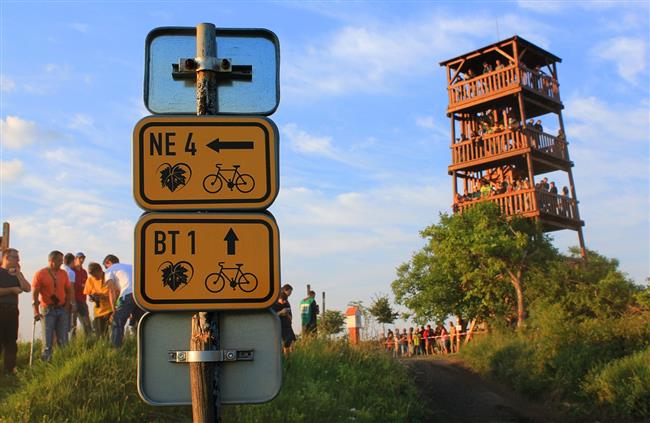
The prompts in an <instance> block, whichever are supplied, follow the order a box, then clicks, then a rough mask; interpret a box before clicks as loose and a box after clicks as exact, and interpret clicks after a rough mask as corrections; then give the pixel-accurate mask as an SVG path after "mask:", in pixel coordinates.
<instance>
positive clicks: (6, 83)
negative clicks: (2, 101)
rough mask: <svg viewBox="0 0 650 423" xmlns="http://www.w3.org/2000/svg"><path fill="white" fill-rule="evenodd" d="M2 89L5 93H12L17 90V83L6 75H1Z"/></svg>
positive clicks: (0, 84)
mask: <svg viewBox="0 0 650 423" xmlns="http://www.w3.org/2000/svg"><path fill="white" fill-rule="evenodd" d="M0 87H1V90H2V92H3V93H10V92H12V91H14V90H15V89H16V83H15V82H14V81H13V80H12V79H10V78H9V77H7V76H5V75H0Z"/></svg>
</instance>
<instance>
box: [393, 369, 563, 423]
mask: <svg viewBox="0 0 650 423" xmlns="http://www.w3.org/2000/svg"><path fill="white" fill-rule="evenodd" d="M404 363H405V364H406V366H407V367H408V368H409V370H410V372H411V374H412V375H413V376H414V378H415V382H416V384H417V386H418V387H419V388H420V394H421V395H422V399H423V400H424V401H425V403H426V404H428V407H429V409H430V410H431V413H432V415H431V417H430V420H429V421H431V422H445V423H447V422H448V423H461V422H462V423H465V422H467V423H488V422H489V423H497V422H498V423H511V422H512V423H514V422H516V423H524V422H525V423H537V422H540V423H541V422H544V423H551V422H561V421H563V420H562V419H560V418H558V417H557V416H554V415H551V413H550V412H549V411H548V410H546V409H544V408H542V407H541V406H540V405H538V404H534V403H531V402H529V401H527V400H525V399H524V398H522V397H521V396H520V395H518V394H516V393H514V392H512V391H510V390H508V389H506V388H505V387H503V386H501V385H499V384H496V383H493V382H490V381H486V380H483V379H481V378H480V377H479V376H478V375H477V374H475V373H472V372H470V371H469V370H466V369H464V368H463V367H461V366H460V364H459V362H458V361H453V360H432V359H428V358H412V359H408V360H404Z"/></svg>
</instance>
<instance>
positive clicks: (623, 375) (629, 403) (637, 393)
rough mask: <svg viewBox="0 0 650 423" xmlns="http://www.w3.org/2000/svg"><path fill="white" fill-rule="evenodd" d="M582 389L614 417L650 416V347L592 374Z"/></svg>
mask: <svg viewBox="0 0 650 423" xmlns="http://www.w3.org/2000/svg"><path fill="white" fill-rule="evenodd" d="M583 388H584V390H585V392H587V393H589V394H591V395H592V396H593V397H595V402H596V403H597V404H598V405H599V406H600V407H602V408H605V409H606V410H607V412H608V413H610V414H612V415H615V416H616V415H619V416H632V417H635V418H644V417H648V416H650V348H646V349H645V350H642V351H639V352H637V353H635V354H632V355H629V356H627V357H624V358H622V359H619V360H616V361H613V362H611V363H609V364H607V365H606V366H605V367H603V368H602V369H601V370H599V371H594V372H592V373H591V374H589V375H588V376H587V379H586V381H585V383H584V385H583Z"/></svg>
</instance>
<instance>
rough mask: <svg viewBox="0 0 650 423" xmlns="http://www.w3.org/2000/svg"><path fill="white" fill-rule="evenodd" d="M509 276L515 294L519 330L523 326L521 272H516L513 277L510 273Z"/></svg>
mask: <svg viewBox="0 0 650 423" xmlns="http://www.w3.org/2000/svg"><path fill="white" fill-rule="evenodd" d="M508 273H509V274H510V282H512V286H514V287H515V292H516V293H517V329H519V328H521V327H522V326H523V325H524V316H525V313H524V293H523V291H522V289H521V271H518V272H517V274H516V275H515V274H514V273H512V272H508Z"/></svg>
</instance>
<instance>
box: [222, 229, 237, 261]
mask: <svg viewBox="0 0 650 423" xmlns="http://www.w3.org/2000/svg"><path fill="white" fill-rule="evenodd" d="M223 240H224V241H226V242H227V243H228V255H229V256H232V255H235V242H236V241H239V238H237V234H235V231H233V230H232V228H230V230H229V231H228V233H227V234H226V237H225V238H224V239H223Z"/></svg>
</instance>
